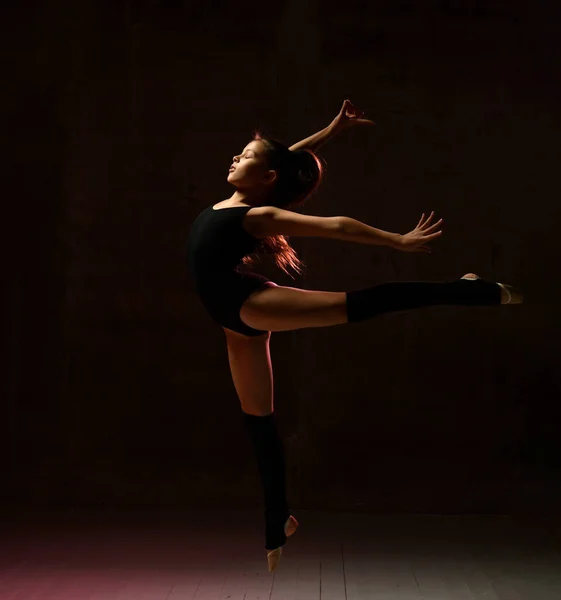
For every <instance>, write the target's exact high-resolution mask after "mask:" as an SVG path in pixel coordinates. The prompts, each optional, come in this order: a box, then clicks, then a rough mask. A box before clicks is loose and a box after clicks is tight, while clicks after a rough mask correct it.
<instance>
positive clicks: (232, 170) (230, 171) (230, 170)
mask: <svg viewBox="0 0 561 600" xmlns="http://www.w3.org/2000/svg"><path fill="white" fill-rule="evenodd" d="M235 170H236V169H234V167H230V169H229V170H228V173H233V172H234V171H235Z"/></svg>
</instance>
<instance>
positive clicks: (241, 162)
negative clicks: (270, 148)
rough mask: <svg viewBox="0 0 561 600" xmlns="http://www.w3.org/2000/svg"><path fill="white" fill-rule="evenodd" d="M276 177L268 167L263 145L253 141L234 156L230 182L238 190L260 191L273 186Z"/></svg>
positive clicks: (229, 174)
mask: <svg viewBox="0 0 561 600" xmlns="http://www.w3.org/2000/svg"><path fill="white" fill-rule="evenodd" d="M276 175H277V174H276V172H275V171H273V170H271V169H269V167H268V165H267V160H266V157H265V153H264V147H263V144H262V143H261V142H260V141H259V140H253V141H251V142H250V143H249V144H248V145H247V146H246V147H245V148H244V149H243V152H242V153H241V154H237V155H236V156H234V158H233V162H232V166H231V167H230V171H229V173H228V182H229V183H231V184H232V185H234V186H236V187H237V188H238V189H259V188H263V187H268V186H270V185H272V184H273V182H274V180H275V178H276Z"/></svg>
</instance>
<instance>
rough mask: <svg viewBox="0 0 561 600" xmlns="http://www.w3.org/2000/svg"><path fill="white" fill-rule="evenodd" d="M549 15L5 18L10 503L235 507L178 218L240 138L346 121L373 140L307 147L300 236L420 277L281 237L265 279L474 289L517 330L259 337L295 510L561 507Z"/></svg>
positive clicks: (453, 328) (381, 325) (120, 10)
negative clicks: (315, 185) (360, 112)
mask: <svg viewBox="0 0 561 600" xmlns="http://www.w3.org/2000/svg"><path fill="white" fill-rule="evenodd" d="M560 13H561V11H560V9H559V8H558V5H557V3H554V2H551V3H549V4H548V3H540V2H535V3H531V2H521V1H516V2H512V1H508V0H491V1H488V2H483V1H476V0H456V1H452V0H446V1H445V0H441V1H436V0H429V1H424V2H412V1H405V0H402V1H397V0H385V1H379V2H366V1H365V2H359V1H357V0H346V1H345V2H338V1H335V0H329V1H327V0H324V1H320V0H285V1H282V2H266V1H264V0H262V1H260V2H256V1H254V0H245V1H244V2H226V1H222V0H217V1H209V2H206V1H205V2H203V0H185V1H184V2H179V1H174V2H171V1H166V0H142V1H140V0H130V1H128V2H123V1H121V0H111V1H109V0H107V1H105V2H102V1H98V2H95V1H94V0H84V1H80V2H77V1H76V0H44V1H37V2H20V3H15V2H13V3H11V6H10V5H8V8H4V17H3V22H4V24H5V29H6V32H5V35H4V45H5V56H6V57H7V60H6V61H5V64H6V69H5V71H4V79H5V82H4V83H5V94H4V100H3V102H4V108H3V113H4V115H5V116H6V117H7V119H6V120H7V135H6V136H5V145H4V149H5V156H6V161H5V166H6V167H7V169H6V173H7V178H8V180H7V186H6V187H5V193H4V206H5V210H4V211H3V218H2V224H3V227H2V230H3V235H2V241H3V246H4V251H3V256H4V268H3V269H2V277H3V280H4V285H3V290H4V292H3V294H2V315H3V330H4V333H3V335H2V343H3V345H4V346H5V348H4V350H5V356H6V359H5V360H4V361H3V362H2V374H1V383H2V390H1V391H2V402H1V404H0V407H1V419H0V428H1V430H0V434H1V435H0V439H1V444H2V446H1V454H0V456H1V457H2V458H1V460H2V464H1V467H2V470H3V473H4V476H3V487H2V495H1V500H2V502H3V503H4V504H6V505H15V506H20V507H26V506H34V507H37V506H143V507H147V506H150V507H154V506H158V507H180V508H181V507H190V506H197V507H201V506H202V507H228V508H230V507H238V506H239V507H244V508H248V507H254V506H258V505H259V503H260V501H261V492H260V487H259V482H258V477H257V470H256V464H255V460H254V457H253V452H252V449H251V446H250V443H249V439H248V437H247V435H246V431H245V429H244V425H243V422H242V420H241V409H240V406H239V403H238V400H237V397H236V394H235V390H234V387H233V384H232V382H231V379H230V374H229V369H228V361H227V354H226V346H225V340H224V336H223V333H222V330H221V329H220V328H219V327H218V326H216V325H214V324H213V322H212V321H211V320H210V318H209V317H208V316H207V315H206V313H205V312H204V309H203V307H202V305H201V304H200V303H199V301H198V299H197V297H196V296H195V294H194V291H193V288H192V285H191V283H190V282H189V280H188V278H187V273H186V269H185V266H184V263H183V247H184V243H185V239H186V236H187V234H188V231H189V228H190V224H191V223H192V221H193V220H194V218H195V217H196V215H197V214H198V213H199V212H200V211H201V210H202V209H204V208H205V207H206V206H207V205H209V204H214V203H216V202H218V201H220V200H223V199H225V198H227V197H229V195H230V194H231V193H232V191H233V189H232V188H230V187H229V186H228V184H227V183H226V175H227V168H228V166H229V165H230V162H231V156H232V155H233V154H234V153H237V152H239V151H240V150H241V149H242V148H243V146H244V145H245V144H246V143H247V141H249V139H250V137H251V133H252V130H253V129H254V128H256V127H262V128H264V129H265V131H266V132H267V133H270V134H271V135H273V136H275V137H278V138H279V139H281V140H283V141H285V142H286V143H287V144H291V143H294V142H295V141H297V140H298V139H301V138H303V137H306V136H308V135H309V134H311V133H313V132H314V131H316V130H318V129H321V128H322V127H324V126H325V125H327V124H328V123H329V122H330V121H331V119H332V118H333V117H334V116H335V114H336V113H337V112H338V110H339V108H340V106H341V103H342V101H343V99H344V98H347V97H348V98H351V99H352V100H353V101H354V102H355V103H356V104H357V105H358V106H359V107H360V108H362V109H364V110H366V112H367V116H369V117H371V118H373V119H374V120H375V121H376V123H377V125H376V127H375V128H365V129H353V130H349V131H346V132H344V133H343V134H341V136H340V137H339V138H338V139H335V140H333V141H331V142H330V143H329V144H328V145H327V146H325V147H324V148H323V149H322V155H323V157H324V158H325V159H326V161H327V163H328V172H327V175H326V178H325V182H324V185H323V187H322V188H321V190H320V191H319V193H318V194H317V195H316V196H315V197H314V198H313V199H312V200H311V201H310V203H309V204H308V205H307V206H306V207H305V208H304V209H303V212H308V213H314V214H319V215H325V216H328V215H348V216H352V217H354V218H357V219H360V220H362V221H364V222H366V223H369V224H371V225H374V226H377V227H380V228H383V229H387V230H391V231H399V232H406V231H408V230H410V229H412V228H413V227H414V226H415V224H416V223H417V221H418V219H419V217H420V214H421V212H423V211H425V212H426V211H430V210H433V209H434V210H435V211H436V213H437V215H438V217H443V218H444V219H445V222H446V224H445V230H444V235H443V237H442V238H441V239H440V240H439V241H438V242H437V243H435V244H434V245H433V250H434V252H433V254H432V255H430V256H429V255H413V254H401V253H398V252H395V251H393V250H390V249H387V248H379V247H372V246H361V245H357V244H350V243H343V242H336V241H326V240H320V239H304V238H296V239H293V240H292V243H293V245H294V247H295V248H296V249H297V250H298V251H299V253H300V255H301V256H302V258H303V259H304V261H305V262H306V263H307V265H308V269H307V271H306V274H305V276H304V277H301V278H300V277H299V278H297V279H296V280H294V281H293V280H292V279H290V278H288V277H287V276H285V275H284V274H282V273H281V272H279V271H275V270H274V269H272V268H271V265H270V264H265V265H264V266H263V272H264V273H265V274H267V275H268V276H270V277H271V278H273V279H274V280H275V281H276V282H277V283H279V284H281V285H294V286H297V287H304V288H308V289H314V288H315V289H325V290H332V291H343V290H349V289H356V288H360V287H366V286H369V285H374V284H375V283H379V282H383V281H387V280H409V279H424V280H443V279H454V278H457V277H459V276H461V275H463V274H464V273H466V272H468V271H475V272H476V273H478V274H479V275H481V276H482V277H485V278H490V279H495V280H498V281H504V282H507V283H512V284H515V285H518V286H520V287H521V288H522V289H523V290H524V291H525V294H526V303H525V304H524V305H522V306H511V307H502V308H498V309H489V308H472V309H468V308H460V307H446V308H431V309H426V310H423V311H417V312H410V313H406V314H394V315H386V316H382V317H379V318H377V319H373V320H370V321H367V322H363V323H357V324H353V325H347V326H341V327H333V328H325V329H308V330H301V331H296V332H283V333H275V334H273V337H272V342H271V350H272V358H273V362H274V367H275V394H276V395H275V399H276V403H275V408H276V410H277V414H278V420H279V427H280V430H281V434H282V436H283V439H284V442H285V450H286V457H287V464H288V473H287V476H288V485H289V496H290V502H291V505H292V506H293V507H294V508H310V509H313V508H332V509H345V510H372V511H388V512H401V511H404V512H427V513H446V512H458V513H462V512H517V511H539V512H544V511H554V510H556V509H557V508H558V506H560V505H561V502H560V501H561V484H560V473H561V448H560V439H561V436H560V435H559V423H560V417H561V410H560V408H559V404H560V402H559V401H560V398H561V393H560V392H561V389H560V388H561V369H560V356H561V317H560V312H559V304H560V302H559V298H560V294H561V283H560V279H559V266H560V264H561V260H560V259H561V251H560V247H559V230H560V227H561V209H560V194H559V191H560V190H559V176H558V174H559V167H558V159H559V134H560V133H561V127H560V125H561V123H560V121H561V118H560V112H559V106H560V101H561V90H560V86H559V68H560V66H561V64H560V63H561V61H560V44H559V34H560V31H559V30H560Z"/></svg>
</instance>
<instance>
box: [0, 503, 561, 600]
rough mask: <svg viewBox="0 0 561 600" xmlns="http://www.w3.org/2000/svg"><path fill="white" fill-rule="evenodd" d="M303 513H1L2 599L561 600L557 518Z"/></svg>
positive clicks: (559, 536) (0, 573)
mask: <svg viewBox="0 0 561 600" xmlns="http://www.w3.org/2000/svg"><path fill="white" fill-rule="evenodd" d="M295 515H296V517H297V518H298V519H299V521H300V528H299V530H298V532H297V533H296V534H295V535H294V536H293V537H292V538H290V540H289V541H288V543H287V544H286V546H285V547H284V552H283V556H282V559H281V563H280V566H279V568H278V569H277V571H276V572H275V573H269V572H268V571H267V562H266V558H265V550H264V547H263V539H262V531H261V525H262V516H261V513H260V512H259V511H236V512H217V511H192V512H191V511H190V512H186V513H182V514H181V515H179V514H170V513H164V512H162V513H160V514H154V513H151V514H149V515H146V514H140V513H128V514H126V515H125V514H115V513H113V514H112V515H107V514H106V515H104V516H101V515H99V514H98V515H97V516H92V515H91V514H90V515H87V516H86V515H84V514H78V513H72V514H68V513H67V514H66V515H63V514H59V515H57V516H53V515H50V516H49V517H48V518H47V517H45V516H44V515H43V516H41V515H35V516H34V517H33V518H30V517H22V516H18V517H14V516H12V515H10V516H7V515H6V514H4V518H3V520H2V525H1V529H0V534H1V538H0V550H1V562H0V600H16V599H17V600H31V599H33V600H46V599H47V598H48V599H51V600H86V599H87V600H265V599H267V600H281V599H282V600H296V599H298V600H365V599H373V598H375V599H380V600H419V599H424V600H474V599H477V600H483V599H485V600H561V533H560V532H561V529H560V522H561V519H559V518H553V517H543V518H528V517H516V518H515V517H497V516H482V517H438V516H393V517H384V516H379V515H377V516H372V515H370V516H369V515H359V514H352V515H348V514H336V513H335V514H330V513H317V512H313V513H312V512H307V511H298V512H295Z"/></svg>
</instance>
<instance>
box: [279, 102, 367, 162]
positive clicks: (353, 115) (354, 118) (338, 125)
mask: <svg viewBox="0 0 561 600" xmlns="http://www.w3.org/2000/svg"><path fill="white" fill-rule="evenodd" d="M363 115H364V113H363V112H360V111H357V109H356V107H355V106H353V104H352V102H351V101H350V100H345V101H344V102H343V106H342V107H341V110H340V111H339V114H338V115H337V116H336V117H335V118H334V119H333V121H331V123H330V124H329V125H328V126H327V127H325V128H324V129H322V130H321V131H318V132H317V133H314V134H313V135H311V136H309V137H307V138H306V139H304V140H302V141H300V142H297V143H296V144H293V145H292V146H290V148H289V150H291V151H292V152H294V151H295V150H311V151H312V152H315V151H316V150H317V149H318V148H320V147H321V146H323V144H325V142H327V141H328V140H330V139H331V138H332V137H333V136H334V135H336V134H337V133H340V132H341V131H343V130H344V129H347V128H348V127H349V126H352V125H374V122H373V121H370V119H363V118H362V117H363Z"/></svg>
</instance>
